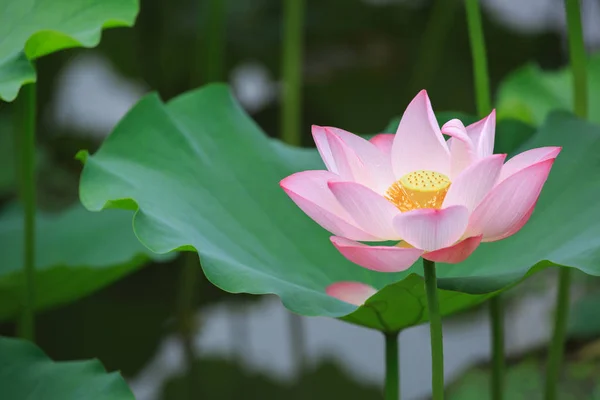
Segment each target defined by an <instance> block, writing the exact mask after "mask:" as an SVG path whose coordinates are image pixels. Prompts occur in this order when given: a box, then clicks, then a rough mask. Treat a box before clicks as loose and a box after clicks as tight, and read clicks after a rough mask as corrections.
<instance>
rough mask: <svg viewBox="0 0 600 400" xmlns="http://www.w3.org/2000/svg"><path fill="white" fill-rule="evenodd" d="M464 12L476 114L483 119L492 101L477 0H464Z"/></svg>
mask: <svg viewBox="0 0 600 400" xmlns="http://www.w3.org/2000/svg"><path fill="white" fill-rule="evenodd" d="M466 10H467V23H468V26H469V40H470V42H471V54H472V55H473V74H474V77H475V99H476V102H477V114H479V116H480V117H483V116H485V115H486V114H488V113H489V112H490V111H491V110H492V100H491V97H490V79H489V75H488V68H487V58H486V51H485V41H484V38H483V27H482V24H481V11H480V9H479V0H466Z"/></svg>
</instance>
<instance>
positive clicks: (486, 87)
mask: <svg viewBox="0 0 600 400" xmlns="http://www.w3.org/2000/svg"><path fill="white" fill-rule="evenodd" d="M466 11H467V23H468V26H469V41H470V42H471V53H472V57H473V75H474V84H475V101H476V104H477V114H478V115H479V117H480V118H484V117H485V116H486V115H487V114H488V113H489V112H490V111H491V109H492V99H491V95H490V93H491V91H490V79H489V72H488V65H487V56H486V49H485V38H484V35H483V25H482V23H481V10H480V7H479V0H466ZM503 303H504V300H503V298H502V297H501V296H496V297H494V298H492V299H491V300H490V304H489V306H490V322H491V324H492V378H491V387H490V390H491V393H492V399H493V400H502V398H503V386H504V370H505V366H504V311H503V309H504V306H503Z"/></svg>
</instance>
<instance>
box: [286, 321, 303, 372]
mask: <svg viewBox="0 0 600 400" xmlns="http://www.w3.org/2000/svg"><path fill="white" fill-rule="evenodd" d="M288 325H289V327H290V342H291V350H292V360H294V364H295V366H296V372H297V373H298V376H301V374H302V373H303V372H304V371H305V369H306V351H305V349H306V343H305V335H304V323H303V321H302V317H301V316H300V315H298V314H295V313H293V312H291V311H290V312H288Z"/></svg>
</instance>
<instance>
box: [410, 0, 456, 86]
mask: <svg viewBox="0 0 600 400" xmlns="http://www.w3.org/2000/svg"><path fill="white" fill-rule="evenodd" d="M458 4H459V3H458V1H457V0H434V1H433V5H432V7H431V13H430V14H429V18H428V20H427V25H426V26H425V31H424V33H423V39H422V40H421V43H420V45H419V55H418V56H417V61H416V62H415V63H414V64H413V70H412V75H411V79H410V82H412V85H413V87H412V90H411V93H412V92H413V91H414V92H418V91H419V90H421V89H422V88H426V87H429V85H430V83H431V82H432V80H433V78H434V77H435V74H436V71H437V70H438V68H441V66H442V65H443V60H442V56H443V55H444V50H445V47H444V43H445V42H446V41H447V40H448V39H449V32H450V30H451V29H452V23H453V22H454V19H455V17H456V11H457V9H458V7H457V6H458Z"/></svg>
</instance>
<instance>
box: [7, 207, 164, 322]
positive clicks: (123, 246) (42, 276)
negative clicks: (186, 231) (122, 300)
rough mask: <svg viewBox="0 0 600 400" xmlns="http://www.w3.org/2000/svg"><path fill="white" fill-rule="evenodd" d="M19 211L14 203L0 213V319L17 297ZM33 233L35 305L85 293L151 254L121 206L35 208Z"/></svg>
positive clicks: (20, 252)
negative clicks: (43, 210)
mask: <svg viewBox="0 0 600 400" xmlns="http://www.w3.org/2000/svg"><path fill="white" fill-rule="evenodd" d="M22 217H23V215H22V212H20V210H19V209H17V208H15V207H12V208H11V209H10V210H8V211H6V212H4V213H3V214H2V216H1V217H0V254H2V262H1V263H0V320H2V319H7V318H10V317H13V316H15V315H16V314H17V313H18V311H19V308H20V302H21V299H22V294H21V293H22V292H21V291H22V286H23V281H24V279H23V277H22V265H23V263H22V257H23V223H22ZM36 237H37V240H36V245H37V248H36V253H35V262H36V294H35V301H36V310H42V309H45V308H48V307H50V306H54V305H57V304H62V303H66V302H68V301H72V300H76V299H78V298H80V297H83V296H85V295H87V294H90V293H92V292H94V291H96V290H98V289H100V288H102V287H104V286H106V285H108V284H109V283H111V282H114V281H115V280H117V279H119V278H121V277H123V276H124V275H126V274H128V273H130V272H132V271H134V270H136V269H137V268H139V267H140V266H141V265H143V264H144V263H146V262H147V261H148V260H149V259H150V258H157V255H156V254H153V253H151V252H150V251H148V249H146V248H145V247H144V246H142V245H140V243H139V242H138V241H137V240H136V238H135V235H134V234H133V233H132V232H131V212H128V211H123V210H110V211H109V212H107V213H106V214H105V215H98V214H95V213H91V212H89V211H87V210H86V209H84V208H83V207H81V206H80V205H76V206H74V207H72V208H70V209H68V210H66V211H64V212H61V213H57V214H46V213H41V212H38V214H37V227H36ZM171 256H172V255H159V256H158V259H164V258H165V257H171Z"/></svg>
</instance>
